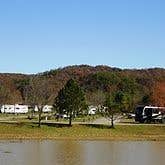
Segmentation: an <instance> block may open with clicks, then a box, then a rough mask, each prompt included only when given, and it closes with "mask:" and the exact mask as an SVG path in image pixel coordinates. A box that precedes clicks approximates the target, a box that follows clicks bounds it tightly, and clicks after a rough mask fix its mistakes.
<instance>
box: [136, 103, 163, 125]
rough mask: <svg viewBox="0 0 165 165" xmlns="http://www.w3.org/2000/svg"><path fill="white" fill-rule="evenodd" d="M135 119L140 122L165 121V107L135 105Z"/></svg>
mask: <svg viewBox="0 0 165 165" xmlns="http://www.w3.org/2000/svg"><path fill="white" fill-rule="evenodd" d="M135 121H136V122H140V123H151V122H160V123H164V122H165V107H156V106H137V107H136V109H135Z"/></svg>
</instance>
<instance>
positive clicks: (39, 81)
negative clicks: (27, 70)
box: [27, 76, 52, 127]
mask: <svg viewBox="0 0 165 165" xmlns="http://www.w3.org/2000/svg"><path fill="white" fill-rule="evenodd" d="M51 93H52V92H51V89H50V85H49V80H48V79H46V78H44V77H41V76H35V77H33V78H31V80H30V83H29V89H28V94H27V96H28V98H27V103H28V104H30V105H32V106H33V107H34V106H37V108H38V115H39V116H38V127H40V126H41V115H42V111H43V107H44V106H45V105H46V104H48V103H49V101H50V100H51V97H52V95H51Z"/></svg>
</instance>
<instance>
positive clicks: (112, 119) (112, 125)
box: [111, 114, 114, 128]
mask: <svg viewBox="0 0 165 165" xmlns="http://www.w3.org/2000/svg"><path fill="white" fill-rule="evenodd" d="M111 128H114V118H113V114H112V115H111Z"/></svg>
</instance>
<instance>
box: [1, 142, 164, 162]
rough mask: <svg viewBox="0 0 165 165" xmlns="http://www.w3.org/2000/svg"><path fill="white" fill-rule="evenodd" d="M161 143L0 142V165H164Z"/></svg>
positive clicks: (162, 143) (162, 145)
mask: <svg viewBox="0 0 165 165" xmlns="http://www.w3.org/2000/svg"><path fill="white" fill-rule="evenodd" d="M164 157H165V142H132V141H128V142H116V141H67V140H64V141H41V142H40V141H13V142H12V141H0V165H164V164H165V159H164Z"/></svg>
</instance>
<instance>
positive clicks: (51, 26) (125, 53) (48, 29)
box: [0, 0, 165, 73]
mask: <svg viewBox="0 0 165 165" xmlns="http://www.w3.org/2000/svg"><path fill="white" fill-rule="evenodd" d="M75 64H77V65H78V64H89V65H102V64H103V65H109V66H113V67H120V68H148V67H165V0H1V1H0V72H20V73H37V72H42V71H46V70H49V69H54V68H58V67H64V66H67V65H75Z"/></svg>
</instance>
